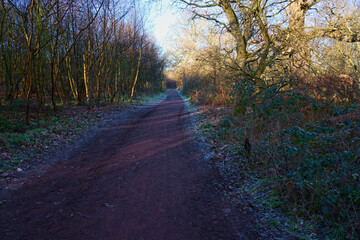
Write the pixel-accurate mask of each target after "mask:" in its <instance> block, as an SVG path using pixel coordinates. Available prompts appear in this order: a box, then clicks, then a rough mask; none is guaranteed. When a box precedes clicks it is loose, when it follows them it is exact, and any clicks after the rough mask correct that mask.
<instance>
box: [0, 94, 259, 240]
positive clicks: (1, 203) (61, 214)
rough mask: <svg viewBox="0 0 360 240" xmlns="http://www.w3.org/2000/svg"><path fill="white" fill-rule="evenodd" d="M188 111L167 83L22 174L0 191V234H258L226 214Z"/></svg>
mask: <svg viewBox="0 0 360 240" xmlns="http://www.w3.org/2000/svg"><path fill="white" fill-rule="evenodd" d="M185 118H186V112H185V110H184V101H183V100H182V99H181V98H180V96H179V95H178V93H177V92H176V91H175V90H171V91H170V93H169V96H168V97H167V99H166V100H165V101H163V102H162V103H161V104H159V105H157V106H155V107H153V108H151V109H147V110H146V112H145V113H144V114H142V116H140V117H137V118H134V119H130V118H127V119H123V120H120V121H119V122H118V123H117V124H116V125H114V126H112V127H104V128H103V129H101V131H99V133H98V134H96V135H95V136H94V137H92V138H91V140H89V141H87V142H86V143H84V144H83V145H82V146H81V148H78V149H77V150H75V151H72V152H71V153H70V154H67V155H64V159H62V161H57V162H55V163H52V164H51V165H50V166H49V167H48V169H47V171H46V172H45V173H43V174H40V175H39V174H37V175H35V176H31V177H26V178H24V179H23V180H22V182H23V183H24V184H23V185H21V186H20V187H18V188H17V189H15V190H8V191H6V192H3V193H2V196H1V198H0V239H87V240H88V239H126V240H127V239H128V240H132V239H134V240H140V239H144V240H145V239H154V240H162V239H166V240H175V239H179V240H180V239H181V240H192V239H194V240H195V239H196V240H199V239H259V237H258V235H257V234H256V233H254V231H255V230H252V226H251V225H250V224H249V225H248V226H240V228H242V229H240V230H241V233H239V231H236V230H235V228H234V226H233V223H232V221H231V222H230V220H229V219H230V217H229V216H226V215H228V214H229V209H228V208H226V209H224V204H223V201H222V199H221V197H222V195H221V193H220V191H219V190H218V189H216V187H215V185H214V182H215V181H216V176H217V174H216V171H215V170H214V169H213V168H211V167H210V164H209V163H208V162H207V161H206V160H204V157H203V156H202V154H201V151H199V149H198V147H196V146H198V145H197V144H194V143H193V139H192V138H191V137H190V136H189V135H188V134H187V133H186V131H185V130H186V128H185ZM65 156H66V157H65ZM241 222H245V223H246V219H244V221H241ZM237 228H238V227H237ZM249 229H250V230H249Z"/></svg>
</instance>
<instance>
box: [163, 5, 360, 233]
mask: <svg viewBox="0 0 360 240" xmlns="http://www.w3.org/2000/svg"><path fill="white" fill-rule="evenodd" d="M178 3H179V6H180V7H182V8H183V9H185V12H187V17H185V19H184V20H183V24H182V25H181V26H178V27H177V28H176V30H175V31H174V34H175V35H176V36H177V37H174V38H173V41H174V42H176V43H177V49H176V50H175V49H174V50H173V51H171V52H170V56H171V61H172V69H171V70H170V71H169V72H168V76H169V78H171V79H175V80H177V82H178V85H182V87H183V89H184V91H185V92H186V93H187V94H188V95H189V96H190V98H191V99H192V101H193V102H194V103H200V104H205V105H207V106H212V108H211V109H210V110H209V111H208V115H207V116H206V117H204V119H205V120H204V124H203V125H202V127H201V128H202V131H204V132H205V133H206V134H208V135H209V136H210V137H211V138H212V140H213V141H214V142H215V144H217V146H219V148H221V146H224V147H226V148H227V151H228V152H229V154H230V156H232V159H233V161H230V163H228V164H229V165H228V169H232V170H231V171H238V172H237V175H238V176H242V175H243V174H244V172H246V171H247V169H248V168H250V169H251V170H252V171H253V172H252V174H251V176H250V177H249V178H251V179H254V175H256V179H258V182H261V187H262V189H263V191H268V193H269V192H270V193H271V194H269V196H268V199H271V202H270V203H269V204H270V205H276V206H282V207H283V208H285V209H287V210H288V211H289V212H291V214H293V215H295V216H298V217H306V218H307V219H308V220H309V219H312V221H314V222H321V224H324V223H326V224H325V225H326V226H332V227H331V228H330V229H327V230H325V231H328V232H330V235H331V237H330V238H331V239H357V237H359V233H360V225H359V223H360V219H359V213H360V212H359V211H360V184H359V180H360V178H359V176H360V170H359V169H360V168H359V164H360V131H359V129H360V121H359V120H360V109H359V96H360V95H359V93H360V91H359V79H360V68H359V66H360V62H359V59H360V58H359V57H360V21H359V19H360V18H359V13H360V2H359V1H357V0H353V1H345V0H287V1H282V0H281V1H280V0H279V1H277V0H244V1H243V0H236V1H235V0H234V1H232V0H210V1H202V0H195V1H193V0H191V1H188V0H179V1H178ZM179 49H180V51H179ZM209 119H211V120H209ZM219 161H220V160H219ZM221 161H222V164H224V162H226V160H224V159H222V160H221ZM236 169H237V170H236ZM229 171H230V170H229ZM234 178H235V179H237V177H234ZM235 181H236V180H235ZM240 185H246V184H244V183H241V184H240ZM239 191H240V190H239ZM242 191H244V189H242ZM250 194H253V192H251V193H250ZM305 238H306V237H305ZM320 239H322V237H320Z"/></svg>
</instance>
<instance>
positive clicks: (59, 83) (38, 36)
mask: <svg viewBox="0 0 360 240" xmlns="http://www.w3.org/2000/svg"><path fill="white" fill-rule="evenodd" d="M138 5H139V4H138V3H137V2H135V1H119V0H76V1H74V0H16V1H11V0H1V8H0V15H1V25H0V43H1V46H0V47H1V56H0V58H1V71H0V86H1V93H2V94H1V98H2V99H0V103H1V102H2V101H5V102H6V103H7V102H9V101H10V102H11V101H13V100H14V99H24V100H25V101H26V111H25V112H26V123H27V124H28V125H29V124H30V112H31V111H30V110H31V107H33V108H35V109H36V110H35V111H37V112H42V111H43V110H44V107H45V106H46V105H47V104H49V103H50V104H51V106H52V108H53V110H54V111H56V109H57V105H58V104H67V103H69V102H71V103H73V102H75V103H76V104H86V105H90V104H92V103H97V102H116V101H124V100H126V99H130V100H132V98H133V97H134V94H135V93H136V92H137V91H142V92H144V91H148V92H149V91H151V92H156V91H159V90H160V89H161V88H162V79H163V76H162V75H163V73H162V71H163V68H164V61H163V60H162V59H161V57H160V55H159V49H158V48H157V46H156V45H155V44H154V42H153V40H152V38H151V37H149V35H148V34H147V32H146V28H145V25H146V17H145V14H144V13H143V11H142V9H141V8H140V7H139V6H138ZM0 106H1V105H0Z"/></svg>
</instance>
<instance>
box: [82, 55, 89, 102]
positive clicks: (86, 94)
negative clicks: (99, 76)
mask: <svg viewBox="0 0 360 240" xmlns="http://www.w3.org/2000/svg"><path fill="white" fill-rule="evenodd" d="M83 59H84V60H83V61H84V63H83V64H84V85H85V97H86V104H87V105H88V106H89V102H90V101H89V99H90V96H89V74H88V70H87V66H86V57H85V54H84V55H83Z"/></svg>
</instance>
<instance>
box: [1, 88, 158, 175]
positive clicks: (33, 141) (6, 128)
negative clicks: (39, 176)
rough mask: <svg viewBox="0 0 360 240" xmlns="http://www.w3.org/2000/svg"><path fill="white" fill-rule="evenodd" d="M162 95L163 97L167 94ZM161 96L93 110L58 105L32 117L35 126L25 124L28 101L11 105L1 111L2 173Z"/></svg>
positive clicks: (16, 101)
mask: <svg viewBox="0 0 360 240" xmlns="http://www.w3.org/2000/svg"><path fill="white" fill-rule="evenodd" d="M163 94H164V93H161V94H160V95H163ZM158 97H159V95H145V94H144V95H142V96H140V97H137V98H135V99H134V101H133V102H132V103H130V102H122V103H121V104H119V103H118V104H109V103H107V104H105V103H101V102H100V103H97V105H92V106H91V109H89V108H88V107H87V106H74V105H72V104H68V106H58V110H57V112H56V113H55V112H53V111H52V110H51V108H50V106H46V108H45V109H44V110H43V111H42V112H41V113H35V111H33V114H32V116H31V118H32V121H31V125H30V126H27V125H26V124H25V121H24V114H23V111H24V109H25V103H24V101H22V100H21V99H20V100H15V101H13V102H11V103H10V102H9V103H7V104H6V105H5V106H4V107H3V108H2V109H1V111H0V174H2V175H3V176H7V175H8V174H7V173H9V172H12V171H15V170H18V171H22V169H23V168H27V167H28V166H30V165H31V164H33V163H34V162H36V161H37V159H36V158H38V157H39V156H40V155H41V154H42V153H44V152H45V151H48V150H52V149H55V148H57V147H61V146H59V145H64V144H66V143H69V142H73V141H75V140H76V138H77V137H78V136H79V135H80V134H81V133H82V132H83V130H84V129H87V128H89V127H90V126H93V125H94V124H96V123H99V122H100V121H101V120H102V118H103V117H104V116H105V115H107V114H111V113H113V112H115V111H119V110H121V109H123V108H126V107H129V106H133V105H137V104H143V103H145V102H149V101H152V100H154V99H155V98H158Z"/></svg>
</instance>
